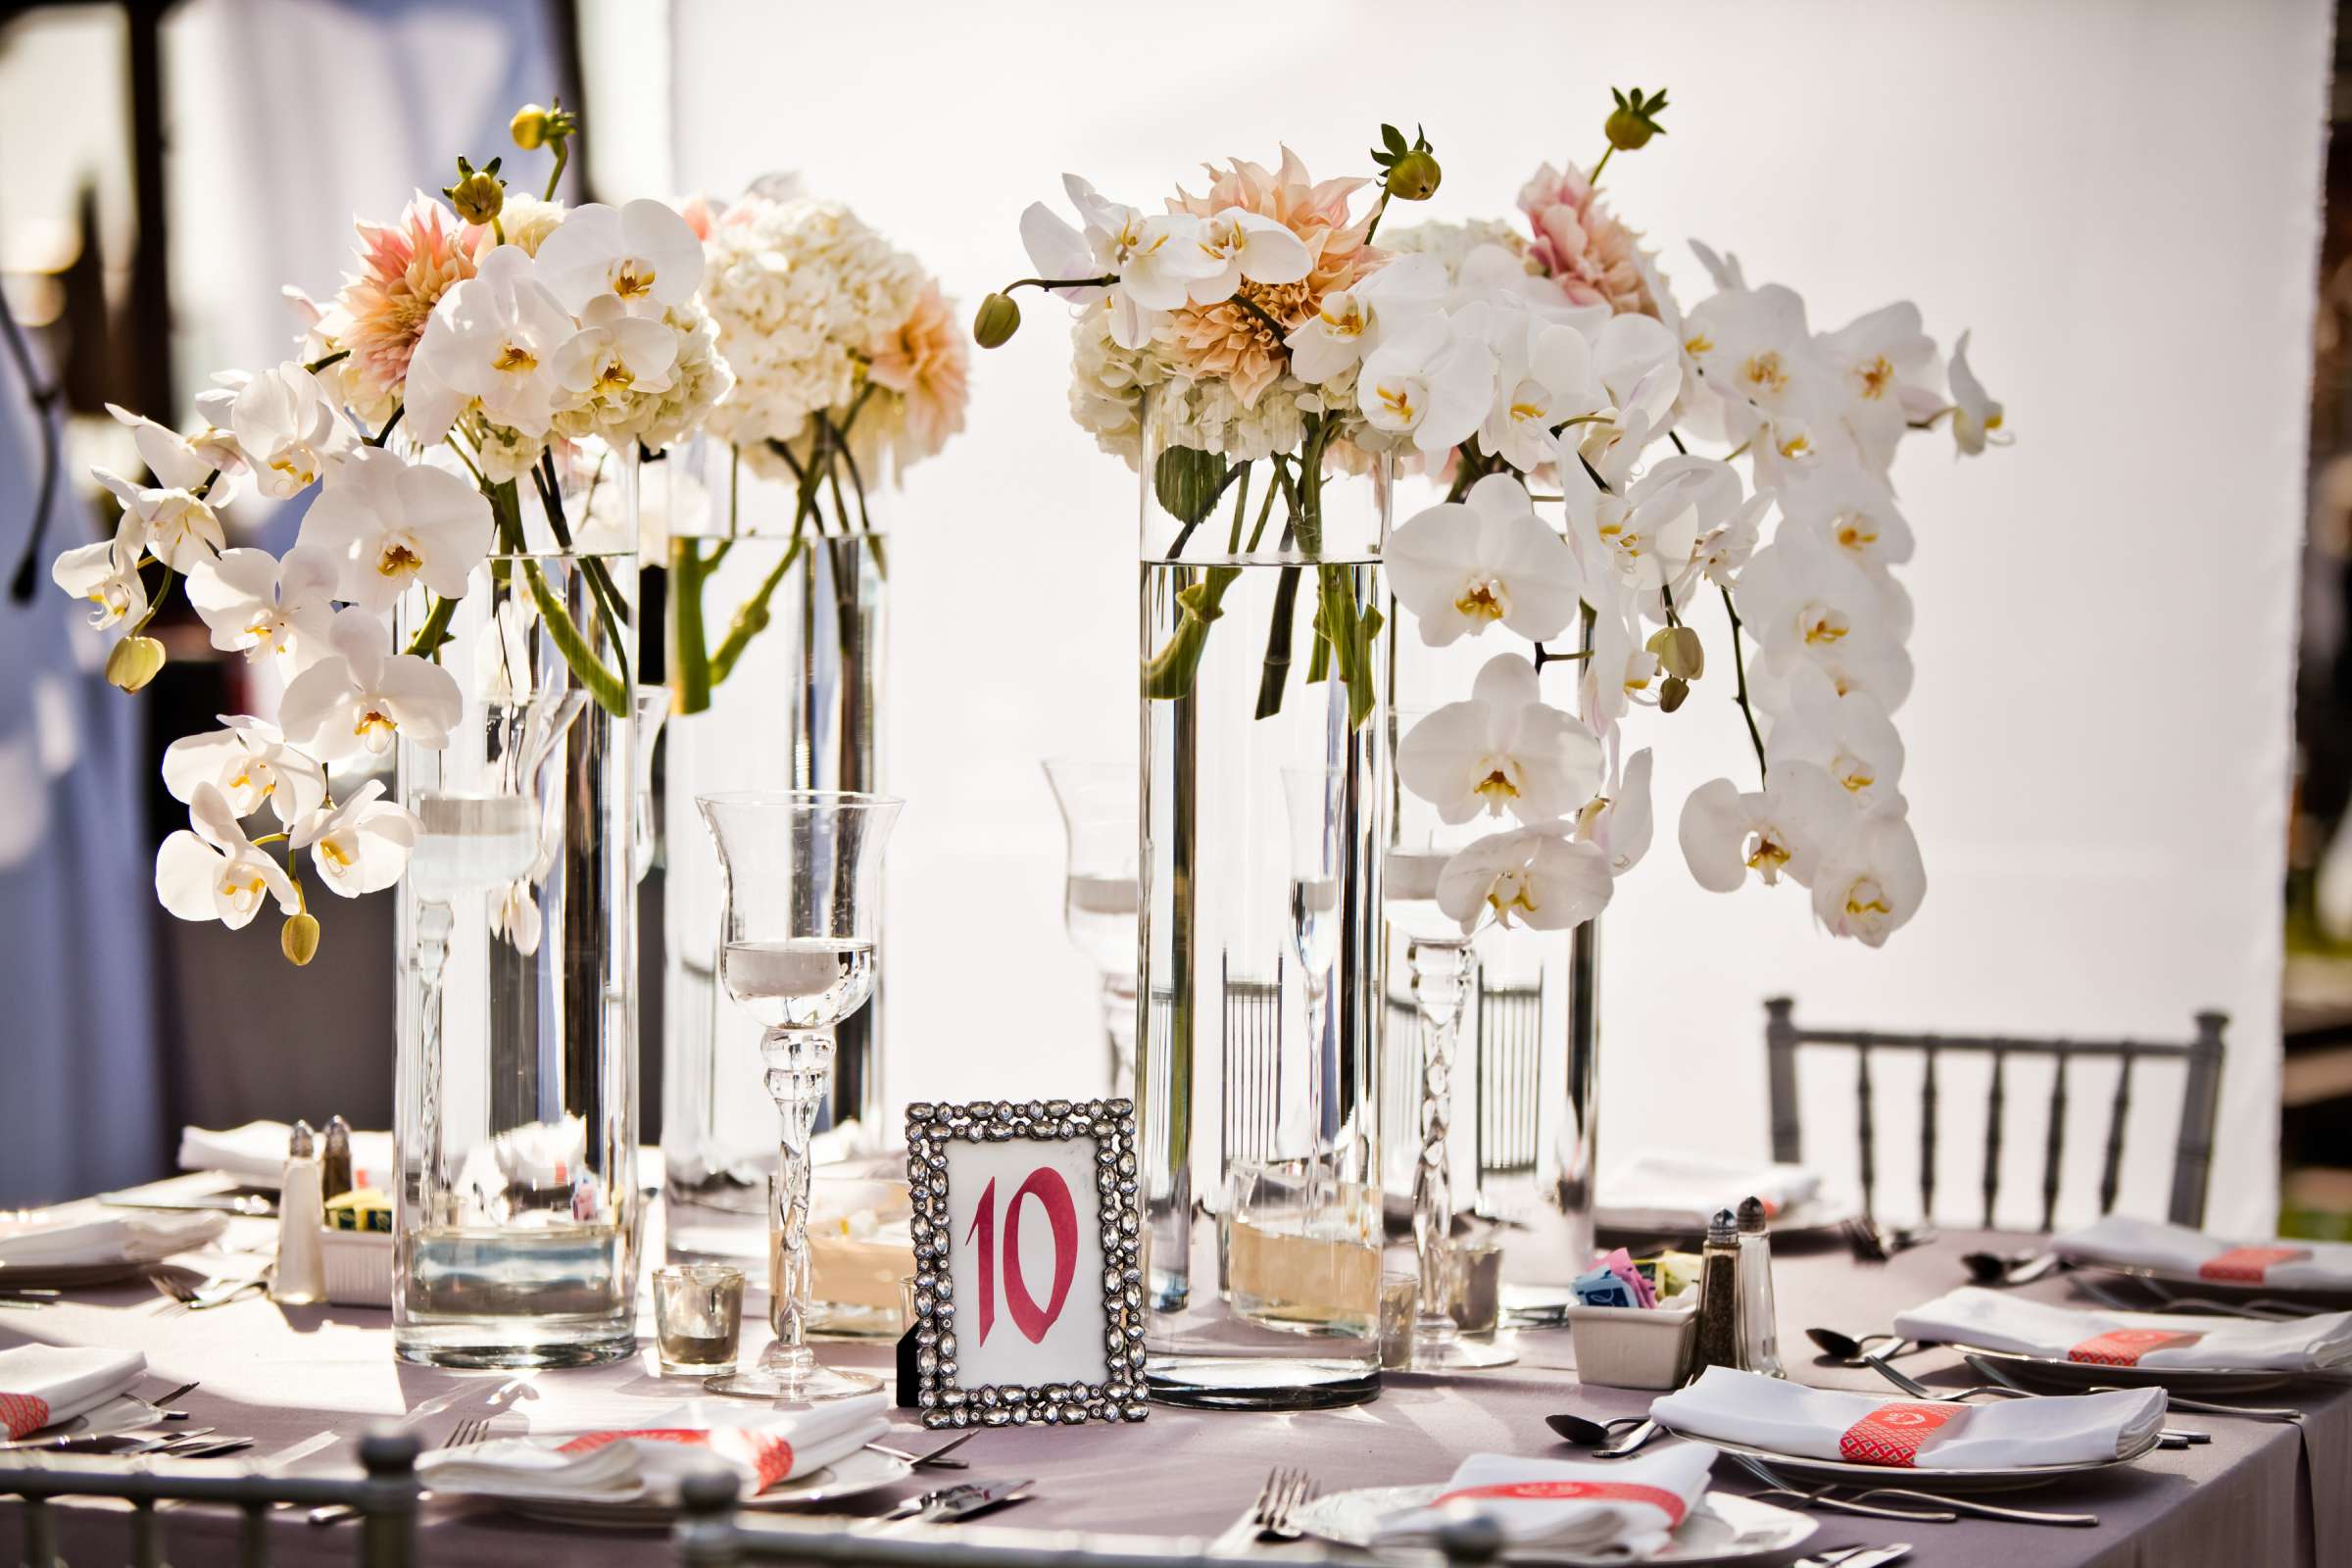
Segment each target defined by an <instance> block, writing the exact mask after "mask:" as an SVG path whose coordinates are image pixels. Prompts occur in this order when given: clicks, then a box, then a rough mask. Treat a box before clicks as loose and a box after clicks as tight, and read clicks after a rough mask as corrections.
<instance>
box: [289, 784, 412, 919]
mask: <svg viewBox="0 0 2352 1568" xmlns="http://www.w3.org/2000/svg"><path fill="white" fill-rule="evenodd" d="M383 793H384V782H383V780H381V779H374V778H371V779H369V780H368V782H367V783H365V784H363V785H361V786H360V790H359V793H358V794H356V795H354V796H352V798H351V799H350V800H347V801H345V802H343V804H341V805H340V806H329V807H320V808H319V809H316V810H314V811H312V812H311V813H310V814H309V815H308V816H307V817H305V818H304V819H303V821H302V822H301V824H300V825H299V826H297V827H295V828H294V830H293V831H292V833H291V834H289V835H288V837H287V840H286V844H287V847H288V848H289V849H293V850H298V851H299V850H309V851H310V852H311V863H312V864H313V865H316V866H317V867H318V868H319V878H320V880H322V881H324V882H325V883H326V885H327V886H328V887H330V888H332V889H334V891H335V892H337V893H339V894H341V895H342V896H343V897H344V898H347V899H356V898H358V897H359V896H360V895H361V894H363V893H373V892H375V891H377V890H378V889H380V888H388V887H390V886H391V885H392V884H393V883H395V882H397V881H399V880H400V875H401V873H402V872H403V871H405V870H407V869H408V868H409V852H410V851H411V850H413V849H415V848H416V846H417V818H416V816H415V815H414V814H413V813H412V812H410V810H409V809H408V808H406V807H403V806H398V805H395V804H393V803H392V802H390V801H380V800H378V799H377V797H378V796H380V795H382V794H383Z"/></svg>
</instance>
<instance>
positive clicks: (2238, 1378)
mask: <svg viewBox="0 0 2352 1568" xmlns="http://www.w3.org/2000/svg"><path fill="white" fill-rule="evenodd" d="M1936 1343H1937V1344H1938V1345H1941V1346H1942V1347H1943V1348H1945V1349H1947V1350H1957V1351H1959V1352H1961V1353H1962V1354H1964V1355H1974V1356H1979V1357H1981V1358H1983V1359H1985V1360H1986V1361H1997V1362H1999V1363H2000V1364H2001V1366H2002V1367H2003V1368H2004V1369H2005V1370H2007V1371H2008V1373H2009V1375H2010V1376H2012V1377H2014V1378H2017V1379H2018V1380H2020V1381H2021V1382H2028V1383H2032V1382H2040V1383H2050V1384H2058V1385H2062V1386H2064V1387H2066V1388H2070V1389H2082V1388H2089V1387H2092V1386H2094V1385H2097V1386H2101V1387H2104V1386H2106V1385H2109V1384H2113V1385H2115V1386H2116V1387H2118V1388H2145V1387H2149V1386H2151V1385H2152V1386H2155V1387H2159V1388H2166V1389H2172V1390H2174V1391H2176V1392H2178V1393H2180V1394H2186V1395H2189V1396H2192V1397H2196V1396H2202V1395H2207V1394H2258V1393H2260V1392H2262V1391H2263V1390H2264V1389H2278V1388H2284V1387H2285V1386H2286V1385H2288V1384H2290V1383H2344V1382H2348V1381H2352V1371H2337V1372H2286V1371H2280V1370H2279V1369H2278V1368H2277V1367H2218V1366H2215V1367H2207V1366H2102V1365H2100V1364H2099V1363H2098V1362H2095V1361H2069V1360H2066V1359H2064V1358H2063V1357H2060V1356H2054V1355H2025V1354H2021V1353H2020V1352H2018V1351H2016V1350H1987V1349H1985V1348H1982V1347H1980V1346H1975V1345H1963V1344H1961V1343H1960V1342H1959V1341H1957V1340H1938V1341H1937V1342H1936Z"/></svg>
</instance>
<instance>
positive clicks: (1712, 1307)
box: [1690, 1208, 1744, 1378]
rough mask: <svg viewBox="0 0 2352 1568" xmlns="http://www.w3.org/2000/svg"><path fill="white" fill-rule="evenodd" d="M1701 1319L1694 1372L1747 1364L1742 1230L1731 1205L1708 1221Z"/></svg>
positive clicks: (1702, 1266)
mask: <svg viewBox="0 0 2352 1568" xmlns="http://www.w3.org/2000/svg"><path fill="white" fill-rule="evenodd" d="M1698 1255H1699V1268H1698V1322H1697V1325H1696V1331H1695V1333H1694V1335H1693V1339H1694V1341H1695V1343H1694V1344H1693V1345H1692V1347H1691V1372H1690V1375H1691V1377H1692V1378H1695V1377H1697V1376H1698V1375H1699V1374H1700V1373H1701V1372H1704V1371H1705V1370H1706V1369H1707V1368H1709V1367H1711V1366H1728V1367H1731V1368H1734V1369H1735V1370H1737V1369H1739V1368H1740V1367H1741V1366H1743V1365H1744V1363H1743V1361H1742V1359H1741V1357H1740V1229H1739V1222H1738V1220H1737V1219H1736V1218H1735V1217H1734V1215H1733V1213H1732V1211H1731V1210H1730V1209H1728V1208H1720V1209H1717V1210H1716V1211H1715V1217H1714V1218H1713V1219H1711V1220H1709V1221H1707V1240H1706V1245H1705V1246H1703V1247H1701V1248H1700V1249H1699V1254H1698Z"/></svg>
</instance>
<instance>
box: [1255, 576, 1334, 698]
mask: <svg viewBox="0 0 2352 1568" xmlns="http://www.w3.org/2000/svg"><path fill="white" fill-rule="evenodd" d="M1298 607H1299V568H1298V567H1297V566H1285V567H1283V568H1282V580H1281V581H1280V582H1278V583H1276V584H1275V585H1274V613H1273V614H1272V615H1271V616H1269V617H1268V619H1267V624H1266V659H1265V663H1264V664H1263V665H1262V666H1261V667H1260V668H1259V670H1258V674H1257V716H1258V717H1259V718H1272V717H1273V716H1274V715H1275V714H1276V713H1279V712H1281V711H1282V688H1283V683H1284V682H1285V681H1287V680H1289V679H1290V676H1291V640H1292V639H1291V626H1292V622H1293V621H1294V620H1296V619H1297V617H1298ZM1317 652H1318V653H1319V652H1320V649H1318V650H1317ZM1310 678H1311V677H1310Z"/></svg>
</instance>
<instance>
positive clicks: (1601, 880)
mask: <svg viewBox="0 0 2352 1568" xmlns="http://www.w3.org/2000/svg"><path fill="white" fill-rule="evenodd" d="M1568 831H1569V829H1568V824H1567V823H1565V822H1547V823H1545V824H1544V825H1543V826H1540V827H1520V828H1511V829H1508V830H1506V831H1504V832H1500V833H1490V834H1489V835H1487V836H1486V837H1485V838H1483V839H1480V840H1478V841H1477V842H1475V843H1473V844H1470V845H1468V846H1466V847H1464V848H1463V849H1462V850H1461V851H1460V852H1459V853H1458V854H1456V855H1455V856H1454V857H1453V858H1452V859H1450V860H1448V861H1446V869H1445V870H1443V871H1441V872H1439V873H1438V907H1439V908H1440V909H1443V910H1444V911H1445V912H1446V917H1447V918H1448V919H1452V920H1457V921H1459V922H1461V927H1462V934H1463V935H1465V936H1467V935H1469V934H1470V933H1472V932H1474V931H1476V930H1477V929H1478V926H1479V923H1480V922H1481V921H1483V920H1484V919H1486V918H1487V916H1488V915H1489V914H1490V913H1492V914H1493V916H1494V918H1495V922H1496V923H1497V924H1500V925H1502V926H1504V927H1506V928H1507V927H1509V926H1512V925H1524V926H1527V927H1528V928H1530V929H1531V930H1536V931H1565V930H1567V929H1569V928H1570V927H1572V926H1578V925H1582V924H1584V923H1585V922H1586V921H1587V920H1590V919H1592V918H1593V916H1594V915H1596V914H1598V913H1599V912H1600V911H1601V910H1602V909H1604V908H1606V907H1608V903H1609V895H1610V894H1611V893H1613V892H1615V891H1616V882H1615V879H1614V878H1612V877H1611V876H1610V875H1609V861H1608V857H1607V856H1606V855H1604V854H1602V853H1601V851H1600V849H1599V847H1598V846H1597V845H1593V844H1580V843H1578V842H1576V841H1575V840H1573V839H1571V838H1570V837H1568Z"/></svg>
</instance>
